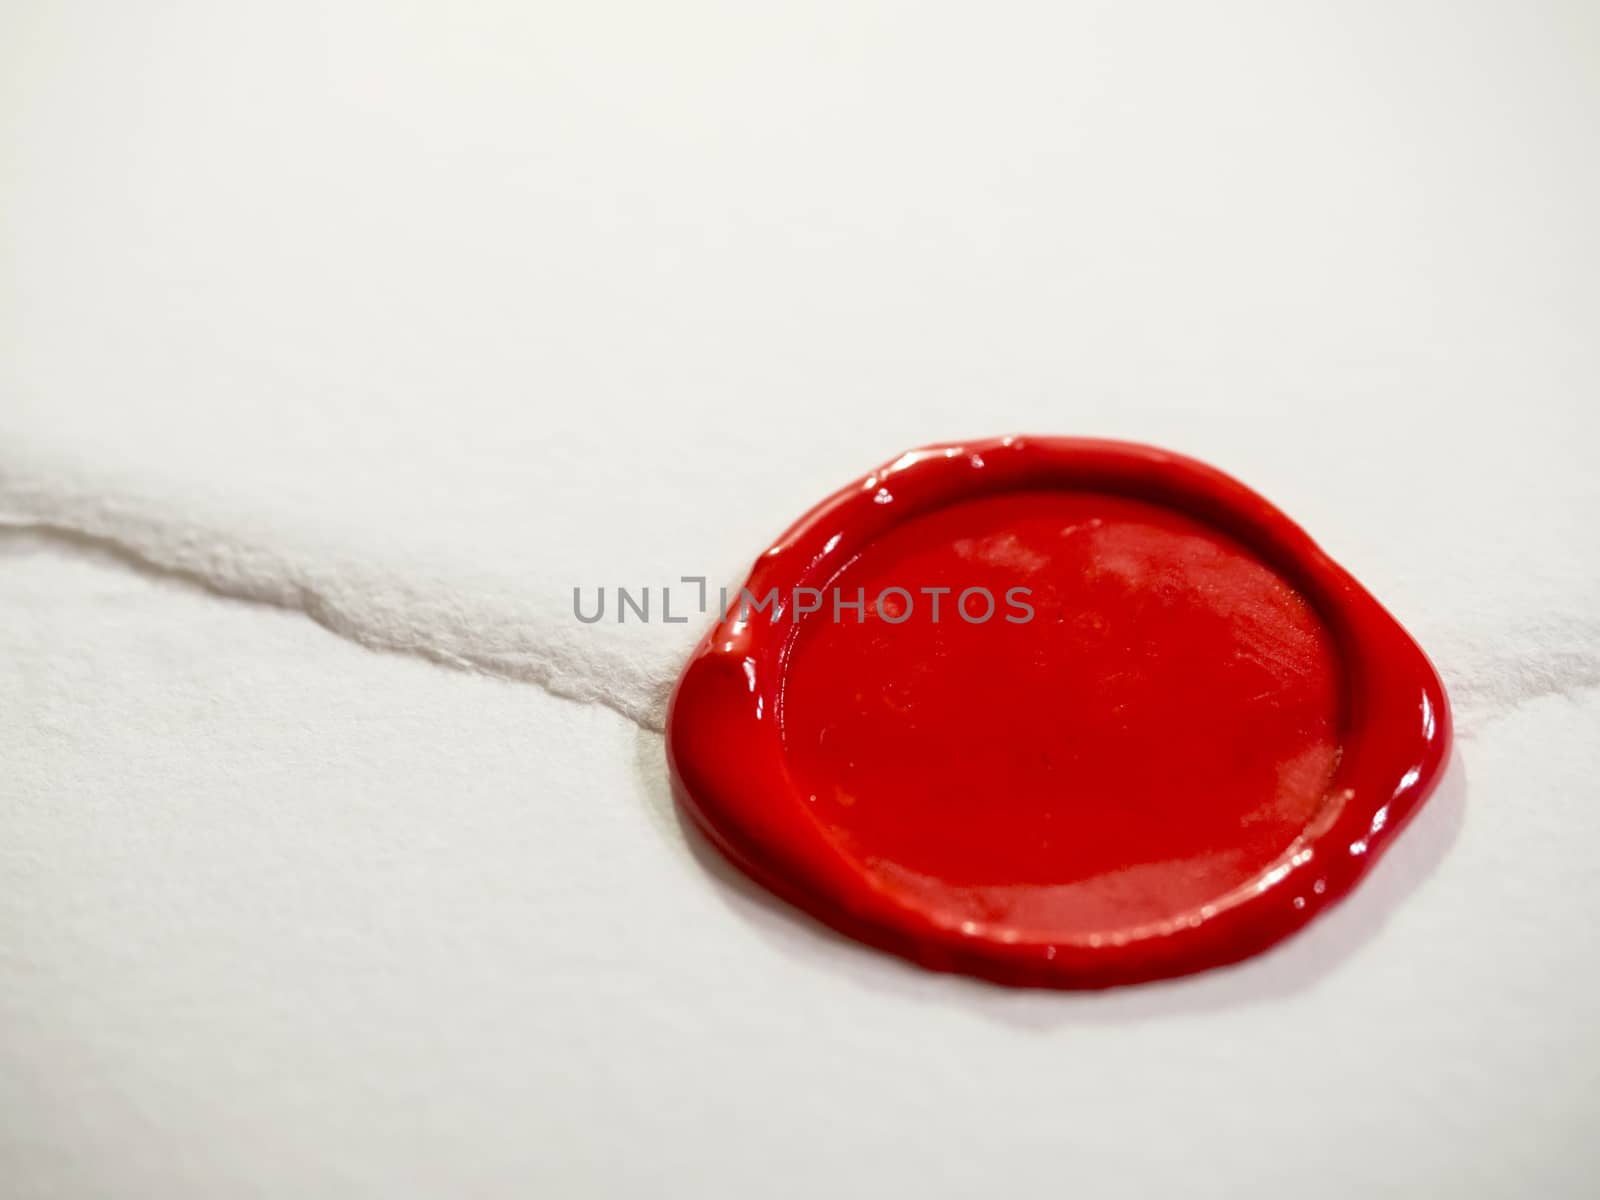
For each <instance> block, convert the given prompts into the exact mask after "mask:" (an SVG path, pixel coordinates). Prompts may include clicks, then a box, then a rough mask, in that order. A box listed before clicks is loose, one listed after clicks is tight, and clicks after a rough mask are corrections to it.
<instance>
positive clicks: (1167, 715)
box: [667, 437, 1450, 987]
mask: <svg viewBox="0 0 1600 1200" xmlns="http://www.w3.org/2000/svg"><path fill="white" fill-rule="evenodd" d="M1449 741H1450V716H1449V708H1448V706H1447V703H1446V700H1445V695H1444V690H1443V688H1442V687H1441V685H1440V682H1439V678H1438V676H1437V675H1436V674H1435V673H1434V670H1433V668H1432V667H1431V666H1430V665H1429V663H1428V661H1427V659H1426V658H1425V657H1424V656H1423V653H1422V651H1421V650H1420V649H1419V648H1418V647H1417V645H1416V643H1415V642H1413V641H1412V640H1411V638H1410V637H1409V636H1407V634H1406V633H1405V631H1404V630H1402V629H1401V628H1400V626H1399V625H1398V624H1397V623H1396V622H1395V620H1394V618H1392V617H1391V616H1389V614H1388V613H1386V612H1385V611H1384V610H1383V609H1382V608H1381V607H1380V606H1379V605H1378V603H1377V601H1375V600H1374V599H1373V598H1372V597H1371V596H1370V595H1369V594H1368V593H1367V592H1366V591H1365V590H1364V589H1363V588H1362V587H1361V586H1360V585H1359V584H1358V583H1357V582H1356V581H1355V580H1354V579H1352V578H1351V577H1350V575H1348V574H1347V573H1346V572H1345V571H1344V570H1343V569H1341V568H1340V567H1339V566H1338V565H1337V564H1335V563H1334V562H1333V561H1332V560H1330V559H1329V558H1328V556H1327V555H1326V554H1324V553H1323V552H1322V551H1321V550H1320V549H1318V548H1317V546H1316V544H1315V543H1314V542H1313V541H1312V540H1311V539H1310V538H1309V537H1308V536H1307V535H1306V534H1305V533H1304V532H1303V531H1302V530H1301V529H1300V528H1299V527H1297V526H1296V525H1295V524H1293V523H1292V522H1291V521H1289V520H1288V518H1286V517H1285V516H1284V515H1283V514H1282V513H1280V512H1279V511H1278V510H1277V509H1275V508H1273V507H1272V506H1271V505H1270V504H1268V503H1267V502H1266V501H1265V500H1263V499H1262V498H1261V497H1259V496H1257V495H1256V494H1255V493H1253V492H1251V491H1250V490H1249V489H1248V488H1246V487H1244V486H1243V485H1242V484H1240V483H1238V482H1236V481H1234V480H1233V479H1230V478H1228V477H1227V476H1226V475H1223V474H1222V473H1220V472H1219V471H1216V470H1214V469H1212V468H1211V467H1208V466H1205V465H1204V464H1202V463H1199V462H1196V461H1194V460H1193V459H1188V458H1184V457H1181V456H1179V455H1176V454H1170V453H1167V452H1164V451H1161V450H1156V449H1152V448H1150V447H1146V446H1138V445H1131V444H1125V443H1118V442H1106V441H1089V440H1081V439H1074V438H1045V437H1013V438H1002V439H997V440H992V441H984V442H975V443H968V444H963V445H949V446H933V447H929V448H927V449H923V450H916V451H913V452H911V453H909V454H906V455H903V456H901V457H900V458H899V459H897V460H895V461H894V462H893V463H890V464H888V465H887V466H885V467H883V468H882V469H880V470H878V471H874V472H873V473H872V474H871V475H868V476H867V477H865V478H864V479H862V480H860V481H858V482H856V483H853V484H851V485H849V486H848V487H845V488H843V489H841V490H840V491H838V492H836V493H835V494H834V495H832V496H830V497H829V498H828V499H826V500H824V501H823V502H822V503H821V504H819V505H817V506H816V507H815V508H813V509H812V510H811V511H810V512H809V513H807V514H806V515H805V516H804V517H802V518H801V519H800V521H799V522H798V523H797V524H795V525H794V526H793V527H792V528H791V529H790V530H789V531H788V532H787V533H785V534H784V535H783V537H782V538H780V539H779V541H778V543H777V544H776V545H774V546H773V547H772V548H771V549H769V550H768V551H767V552H766V553H765V554H764V555H762V557H761V558H760V559H759V560H758V561H757V563H756V565H755V567H754V568H753V569H752V571H751V574H750V578H749V580H748V581H747V583H746V584H745V589H744V593H743V594H741V595H740V596H738V597H732V596H730V598H729V602H728V611H727V614H726V616H725V617H724V618H723V619H722V620H721V621H720V622H719V623H718V624H717V626H716V627H715V628H714V629H713V630H712V631H711V633H710V634H709V635H708V636H707V637H706V639H705V641H704V642H703V643H702V644H701V645H700V647H699V648H698V650H697V651H696V652H695V654H694V656H693V658H692V659H691V660H690V662H689V664H688V666H687V667H686V668H685V670H684V673H683V676H682V678H681V679H680V680H679V682H678V687H677V690H676V692H675V693H674V696H673V700H672V705H671V709H670V712H669V715H668V720H667V751H668V756H669V759H670V762H671V766H672V773H673V781H674V785H675V790H676V793H677V796H678V799H679V802H680V803H681V804H682V805H683V806H684V808H685V809H686V810H687V812H688V813H689V814H690V816H691V817H692V818H693V820H694V821H695V823H696V824H697V825H698V827H699V828H700V829H701V830H702V831H704V833H705V834H706V836H707V837H708V838H710V840H711V841H712V842H713V843H715V844H716V845H717V846H718V847H719V848H720V849H721V850H722V851H723V853H725V854H726V855H727V856H728V857H729V858H730V859H732V860H733V861H734V862H735V863H736V864H738V865H739V866H740V867H741V868H743V870H745V871H746V872H747V873H749V874H750V875H751V876H753V877H754V878H755V879H756V880H758V881H759V882H761V883H762V884H764V885H766V886H767V887H768V888H770V889H771V890H773V891H774V892H776V893H778V894H779V895H781V896H784V897H786V898H788V899H789V900H790V901H792V902H793V903H795V904H797V905H799V906H800V907H801V908H804V909H806V910H808V911H809V912H811V913H812V914H814V915H815V916H817V917H818V918H820V919H821V920H823V921H825V922H827V923H828V924H829V925H832V926H834V927H835V928H837V929H839V930H842V931H843V932H845V933H847V934H850V935H851V936H853V937H856V938H859V939H861V940H862V941H865V942H869V943H871V944H873V945H876V946H880V947H882V948H884V949H887V950H890V951H893V952H894V953H897V954H901V955H904V956H905V957H906V958H909V959H912V960H913V961H915V962H918V963H921V964H923V965H924V966H927V967H931V968H935V969H938V970H946V971H961V972H965V973H968V974H972V975H979V976H984V977H986V978H989V979H994V980H998V981H1001V982H1004V983H1012V984H1029V985H1042V986H1051V987H1103V986H1107V985H1111V984H1119V983H1129V982H1134V981H1138V980H1145V979H1152V978H1158V977H1162V976H1170V975H1182V974H1186V973H1188V972H1192V971H1197V970H1202V969H1204V968H1206V967H1211V966H1216V965H1218V964H1222V963H1227V962H1232V961H1234V960H1237V959H1239V958H1242V957H1244V956H1246V955H1250V954H1253V953H1255V952H1257V951H1259V950H1262V949H1264V948H1266V947H1267V946H1270V945H1271V944H1273V943H1274V942H1276V941H1278V940H1279V939H1280V938H1282V937H1284V936H1286V935H1287V934H1289V933H1291V932H1292V931H1294V930H1295V929H1297V928H1299V927H1300V926H1302V925H1304V924H1305V923H1306V922H1307V921H1309V920H1310V919H1311V918H1312V917H1313V916H1314V915H1316V913H1317V912H1318V911H1320V910H1321V909H1323V908H1324V907H1326V906H1327V905H1328V904H1330V903H1332V902H1333V901H1334V900H1336V899H1338V898H1339V897H1340V896H1342V895H1343V894H1344V893H1345V892H1347V891H1348V890H1349V889H1350V888H1351V887H1352V886H1353V885H1354V884H1355V882H1356V881H1357V880H1358V879H1359V878H1360V877H1361V876H1362V875H1363V874H1364V873H1365V872H1366V871H1367V870H1368V868H1369V867H1370V866H1371V865H1372V862H1373V860H1374V859H1375V858H1376V856H1377V855H1378V854H1379V853H1381V852H1382V851H1383V849H1384V848H1385V847H1386V846H1387V845H1388V843H1389V841H1390V839H1392V838H1393V837H1394V836H1395V834H1396V833H1397V831H1398V830H1399V829H1400V827H1401V826H1403V825H1404V824H1405V822H1406V821H1407V819H1409V818H1410V816H1411V815H1412V813H1413V812H1415V811H1416V809H1417V806H1418V805H1419V804H1420V803H1421V802H1422V799H1423V797H1424V796H1425V795H1426V794H1427V792H1428V791H1429V789H1430V788H1431V787H1432V785H1433V783H1434V781H1435V779H1436V778H1437V776H1438V774H1439V772H1440V768H1441V766H1442V764H1443V762H1444V759H1445V755H1446V752H1447V748H1448V745H1449Z"/></svg>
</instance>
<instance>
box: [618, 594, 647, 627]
mask: <svg viewBox="0 0 1600 1200" xmlns="http://www.w3.org/2000/svg"><path fill="white" fill-rule="evenodd" d="M639 593H640V594H641V595H642V596H643V597H644V607H643V608H640V607H639V606H638V605H637V604H635V603H634V600H633V597H632V596H630V595H628V589H627V588H623V587H619V588H618V589H617V624H618V625H621V624H623V623H624V622H625V621H626V620H627V616H628V614H627V610H628V609H630V608H631V609H633V611H634V615H635V616H637V617H638V618H639V619H640V620H641V621H643V622H644V623H645V624H646V625H648V624H650V589H649V588H647V587H644V588H640V589H639Z"/></svg>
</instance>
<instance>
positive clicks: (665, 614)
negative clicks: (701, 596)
mask: <svg viewBox="0 0 1600 1200" xmlns="http://www.w3.org/2000/svg"><path fill="white" fill-rule="evenodd" d="M700 611H701V612H704V611H705V610H704V609H701V610H700ZM661 619H662V620H663V621H664V622H666V623H667V624H668V625H687V624H688V623H689V618H688V617H675V616H673V615H672V589H671V588H669V587H664V588H662V589H661Z"/></svg>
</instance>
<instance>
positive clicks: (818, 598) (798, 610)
mask: <svg viewBox="0 0 1600 1200" xmlns="http://www.w3.org/2000/svg"><path fill="white" fill-rule="evenodd" d="M801 592H807V593H809V594H810V595H811V596H812V597H813V598H814V599H815V603H813V604H812V605H811V607H810V608H806V607H804V606H802V605H801V603H800V593H801ZM821 607H822V593H821V592H819V591H818V590H817V589H816V588H808V587H797V588H795V590H794V612H793V613H792V614H791V616H790V618H789V619H790V620H791V621H798V620H799V619H800V617H801V615H802V614H804V613H814V612H816V611H817V609H819V608H821Z"/></svg>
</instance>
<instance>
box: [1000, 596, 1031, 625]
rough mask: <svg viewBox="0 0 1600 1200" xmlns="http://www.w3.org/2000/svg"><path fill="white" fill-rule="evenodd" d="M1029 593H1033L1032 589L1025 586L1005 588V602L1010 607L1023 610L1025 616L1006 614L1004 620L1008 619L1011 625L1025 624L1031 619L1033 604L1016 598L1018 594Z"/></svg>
mask: <svg viewBox="0 0 1600 1200" xmlns="http://www.w3.org/2000/svg"><path fill="white" fill-rule="evenodd" d="M1031 595H1033V589H1032V588H1025V587H1014V588H1007V589H1006V603H1007V604H1009V605H1010V606H1011V607H1012V608H1016V609H1021V610H1023V611H1024V612H1026V613H1027V616H1024V617H1013V616H1009V615H1008V616H1007V617H1006V620H1008V621H1010V622H1011V623H1012V624H1013V625H1026V624H1027V623H1028V622H1029V621H1031V620H1033V605H1031V604H1029V603H1028V602H1027V601H1025V600H1018V599H1017V597H1018V596H1031Z"/></svg>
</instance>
